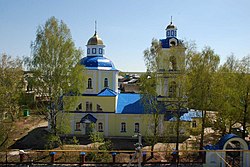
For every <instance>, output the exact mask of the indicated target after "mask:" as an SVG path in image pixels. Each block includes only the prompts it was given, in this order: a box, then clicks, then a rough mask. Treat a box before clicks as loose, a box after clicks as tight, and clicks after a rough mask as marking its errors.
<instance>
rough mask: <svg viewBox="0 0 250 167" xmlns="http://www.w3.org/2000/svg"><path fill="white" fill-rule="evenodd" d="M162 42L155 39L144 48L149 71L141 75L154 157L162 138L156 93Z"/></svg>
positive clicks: (142, 97)
mask: <svg viewBox="0 0 250 167" xmlns="http://www.w3.org/2000/svg"><path fill="white" fill-rule="evenodd" d="M160 48H161V47H160V43H159V42H158V41H157V40H156V39H153V40H152V43H151V47H150V48H148V49H146V50H144V61H145V64H146V68H147V72H146V73H145V74H144V75H142V76H141V77H140V92H141V99H142V103H143V106H144V110H145V112H147V113H149V114H150V118H149V119H150V121H149V122H152V125H153V126H151V128H150V129H149V130H148V131H147V136H145V139H146V140H147V142H148V143H149V144H150V145H151V157H154V154H153V151H154V145H155V144H156V143H158V141H159V138H160V133H159V124H160V110H161V109H160V105H159V103H158V101H157V93H156V73H157V61H158V54H159V49H160Z"/></svg>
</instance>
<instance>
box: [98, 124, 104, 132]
mask: <svg viewBox="0 0 250 167" xmlns="http://www.w3.org/2000/svg"><path fill="white" fill-rule="evenodd" d="M98 131H99V132H103V123H101V122H100V123H98Z"/></svg>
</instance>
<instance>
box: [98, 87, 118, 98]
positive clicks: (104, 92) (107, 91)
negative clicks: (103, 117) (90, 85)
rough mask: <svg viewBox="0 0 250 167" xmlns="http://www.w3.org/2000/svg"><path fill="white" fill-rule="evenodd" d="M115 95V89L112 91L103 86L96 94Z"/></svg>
mask: <svg viewBox="0 0 250 167" xmlns="http://www.w3.org/2000/svg"><path fill="white" fill-rule="evenodd" d="M116 95H117V93H116V92H115V91H113V90H112V89H109V88H105V89H103V90H102V91H101V92H100V93H98V95H97V96H106V97H110V96H116Z"/></svg>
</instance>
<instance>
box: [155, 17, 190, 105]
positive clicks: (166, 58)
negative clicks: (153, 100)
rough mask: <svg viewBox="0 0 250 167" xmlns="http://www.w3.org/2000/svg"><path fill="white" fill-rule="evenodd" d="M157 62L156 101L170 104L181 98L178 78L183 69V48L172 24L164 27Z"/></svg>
mask: <svg viewBox="0 0 250 167" xmlns="http://www.w3.org/2000/svg"><path fill="white" fill-rule="evenodd" d="M160 46H161V48H160V51H159V57H158V58H159V61H158V64H157V67H158V69H157V86H156V92H157V95H158V101H162V102H171V101H175V100H176V98H177V97H180V96H182V95H181V92H180V91H179V89H177V88H178V86H179V81H178V77H179V76H181V74H183V70H184V69H185V47H184V45H183V43H182V41H181V40H180V39H178V38H177V27H176V26H175V25H174V24H173V23H172V18H171V22H170V24H169V25H168V26H167V27H166V38H165V39H160Z"/></svg>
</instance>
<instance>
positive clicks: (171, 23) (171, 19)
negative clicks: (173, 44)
mask: <svg viewBox="0 0 250 167" xmlns="http://www.w3.org/2000/svg"><path fill="white" fill-rule="evenodd" d="M172 19H173V18H172V16H171V22H170V24H172V23H173V20H172Z"/></svg>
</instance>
